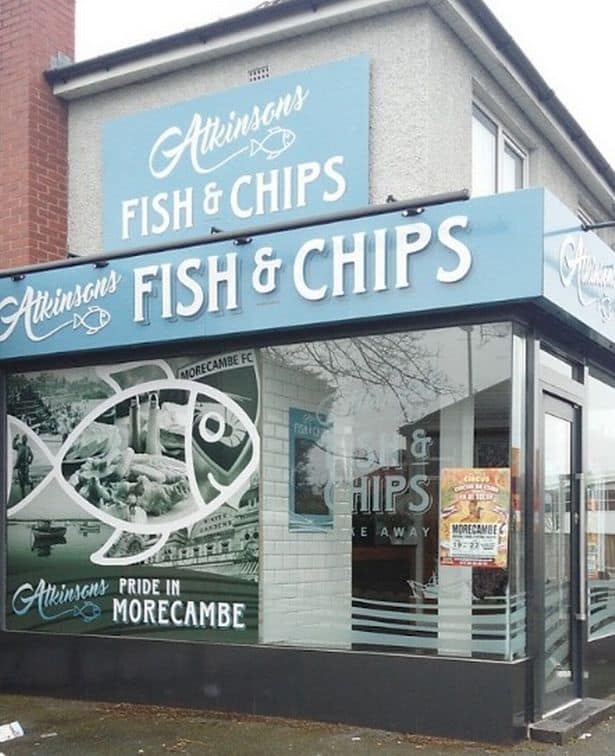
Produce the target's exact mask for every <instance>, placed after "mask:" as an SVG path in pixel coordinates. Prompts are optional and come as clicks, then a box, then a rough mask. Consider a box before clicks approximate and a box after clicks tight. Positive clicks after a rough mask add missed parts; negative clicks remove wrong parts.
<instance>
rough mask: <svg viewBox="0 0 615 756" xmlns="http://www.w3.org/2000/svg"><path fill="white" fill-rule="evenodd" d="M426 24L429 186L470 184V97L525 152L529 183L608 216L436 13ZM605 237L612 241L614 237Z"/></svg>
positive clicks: (434, 188)
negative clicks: (481, 106) (486, 110)
mask: <svg viewBox="0 0 615 756" xmlns="http://www.w3.org/2000/svg"><path fill="white" fill-rule="evenodd" d="M428 29H429V42H428V47H429V53H428V61H429V74H428V81H429V87H430V91H429V98H428V116H427V126H428V130H427V164H428V182H429V190H430V191H433V192H440V191H448V190H450V189H456V188H461V187H469V188H471V186H470V184H471V139H472V132H471V124H472V102H473V101H477V102H480V103H482V104H483V105H484V106H486V107H487V108H488V109H489V110H490V112H491V113H492V114H493V115H494V116H495V117H496V118H498V119H499V121H500V122H501V123H502V124H503V126H504V127H505V128H506V129H507V131H508V132H509V133H510V135H511V136H513V137H514V138H515V139H516V140H517V141H518V142H519V144H520V145H521V146H523V147H525V149H526V150H527V151H528V153H529V177H528V178H529V185H530V186H545V187H546V188H547V189H549V190H550V191H551V192H553V194H555V195H556V196H558V197H559V198H560V199H561V200H562V202H564V203H565V204H566V205H567V206H568V207H569V208H570V209H571V210H573V211H575V212H576V210H577V209H578V207H579V205H581V206H582V207H583V208H584V209H585V210H586V211H587V212H589V213H590V214H591V216H592V217H593V218H595V219H602V218H605V217H611V216H610V208H605V207H604V206H601V205H600V203H599V202H598V200H597V199H596V198H595V197H594V196H592V194H591V193H590V192H589V191H588V189H587V188H586V187H585V186H584V185H583V184H582V183H581V182H580V181H579V179H578V177H577V176H575V174H574V173H573V172H572V170H571V169H570V168H569V167H568V165H567V163H566V162H565V160H563V159H562V158H561V157H560V156H559V154H558V153H557V152H556V151H555V149H554V148H553V146H552V145H551V144H550V143H549V142H548V141H547V140H546V139H545V138H544V136H543V135H542V134H541V133H540V132H539V131H538V130H537V129H536V128H535V127H534V125H533V124H532V123H531V122H530V121H529V120H528V118H527V116H526V114H525V113H524V112H523V111H522V110H521V109H520V108H519V107H518V106H517V105H516V103H515V102H514V101H513V100H512V98H511V97H510V96H509V95H508V94H507V93H506V92H504V90H503V89H502V87H500V85H499V84H498V83H497V82H496V81H495V80H494V79H493V77H492V76H491V74H490V72H489V71H488V70H487V69H485V67H484V66H482V65H481V63H480V62H479V61H478V60H477V58H476V57H475V56H474V55H473V54H472V51H471V50H470V49H469V48H468V47H466V46H465V45H464V44H462V43H461V42H460V40H459V38H458V37H457V36H456V35H455V34H454V33H453V31H452V30H451V29H450V28H449V27H448V26H447V25H446V24H445V23H444V22H443V21H442V20H440V18H439V17H437V16H436V15H435V14H434V15H433V16H432V19H431V23H430V24H429V25H428ZM605 236H606V235H605ZM605 240H606V241H615V236H611V238H610V239H609V238H605Z"/></svg>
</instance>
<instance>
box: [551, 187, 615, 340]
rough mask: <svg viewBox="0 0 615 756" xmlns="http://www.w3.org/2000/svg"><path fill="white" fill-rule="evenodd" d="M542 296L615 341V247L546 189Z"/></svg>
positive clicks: (596, 331) (606, 338) (604, 336)
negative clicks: (589, 229) (586, 228)
mask: <svg viewBox="0 0 615 756" xmlns="http://www.w3.org/2000/svg"><path fill="white" fill-rule="evenodd" d="M544 216H545V220H544V224H545V232H544V233H545V238H544V292H543V293H544V297H545V299H546V300H548V301H549V302H550V303H551V304H553V305H555V306H556V307H557V308H558V309H559V310H560V311H562V312H565V313H567V314H568V315H570V316H572V318H574V319H575V320H577V321H579V322H580V323H581V324H583V325H584V326H586V327H587V328H589V329H591V331H593V332H594V333H596V334H599V335H600V336H601V337H602V338H603V339H605V340H606V341H607V343H608V344H609V345H613V342H615V252H614V251H613V250H612V249H611V247H609V246H608V244H605V243H604V242H603V241H602V240H601V239H600V238H599V237H598V236H596V234H594V233H591V232H587V231H582V230H581V228H580V222H579V219H578V218H577V217H576V216H575V215H574V213H572V212H571V211H570V210H569V209H568V208H567V207H565V206H564V205H563V204H562V203H561V202H560V201H559V200H558V199H556V198H555V197H553V196H552V195H550V194H548V193H545V213H544Z"/></svg>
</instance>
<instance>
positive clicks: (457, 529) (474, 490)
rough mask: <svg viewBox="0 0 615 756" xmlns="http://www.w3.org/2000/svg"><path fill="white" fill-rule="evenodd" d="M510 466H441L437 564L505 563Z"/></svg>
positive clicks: (486, 565) (483, 565)
mask: <svg viewBox="0 0 615 756" xmlns="http://www.w3.org/2000/svg"><path fill="white" fill-rule="evenodd" d="M509 511H510V469H509V468H507V467H505V468H498V467H475V468H445V469H443V470H442V472H441V477H440V564H441V565H451V566H460V567H492V568H495V567H500V568H505V567H506V566H507V564H508V525H509Z"/></svg>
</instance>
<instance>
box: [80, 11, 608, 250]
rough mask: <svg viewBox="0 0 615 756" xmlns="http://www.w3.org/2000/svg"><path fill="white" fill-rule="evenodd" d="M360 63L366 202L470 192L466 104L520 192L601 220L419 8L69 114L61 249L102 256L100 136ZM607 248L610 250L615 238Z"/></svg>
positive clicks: (212, 66)
mask: <svg viewBox="0 0 615 756" xmlns="http://www.w3.org/2000/svg"><path fill="white" fill-rule="evenodd" d="M362 53H363V54H367V55H368V56H369V58H370V60H371V90H370V202H373V203H381V202H383V201H384V200H385V199H386V197H387V196H388V195H389V194H393V195H394V196H395V197H396V198H397V199H406V198H411V197H413V196H420V195H423V194H429V193H432V192H433V193H435V192H440V191H449V190H455V189H461V188H466V187H467V188H470V183H471V107H472V100H473V98H474V97H478V99H480V100H482V101H483V103H484V104H485V105H487V106H488V107H490V108H491V110H492V111H493V112H494V114H495V115H496V116H497V117H499V118H500V119H501V120H502V121H503V123H504V125H505V126H507V127H508V130H509V131H510V132H511V134H512V135H513V136H515V137H517V138H518V140H519V141H520V142H521V144H523V145H524V146H525V147H526V148H527V149H528V150H529V151H530V176H529V179H530V185H533V186H537V185H541V186H546V187H547V188H549V189H550V190H551V191H552V192H553V193H554V194H556V195H557V196H558V197H560V199H562V200H563V201H564V202H565V204H567V205H568V206H569V207H570V208H571V209H572V210H576V209H577V207H578V206H579V204H581V205H583V206H584V207H585V209H586V210H587V211H589V212H590V213H591V214H592V216H593V217H594V218H597V219H601V218H605V217H610V215H609V212H610V208H605V207H601V206H600V204H599V203H598V201H597V200H596V199H595V198H594V197H592V196H591V195H590V194H589V192H588V191H587V189H586V188H585V187H584V186H583V185H582V184H581V183H580V181H579V180H578V178H576V177H575V175H574V174H573V173H572V171H571V170H570V169H569V168H568V167H567V165H566V163H565V161H564V160H563V159H561V158H560V157H559V155H558V154H557V153H556V151H555V150H554V149H553V147H552V146H551V144H550V143H549V142H548V141H547V140H546V139H545V138H544V137H543V136H542V135H541V134H540V133H539V132H538V130H537V129H536V128H535V127H534V126H533V125H532V123H530V122H529V120H528V119H527V117H526V115H525V114H524V113H523V112H522V110H521V109H520V108H519V107H517V106H516V105H515V103H514V102H513V101H512V99H511V98H510V97H509V96H508V95H507V94H506V93H505V92H504V91H503V90H502V89H501V87H500V86H499V85H498V84H497V83H496V82H495V81H494V79H493V78H492V77H491V75H490V73H489V72H488V71H487V70H486V69H485V68H484V67H483V66H482V65H481V64H480V63H479V62H478V60H477V59H476V58H475V57H474V55H473V54H472V52H471V51H470V50H469V49H468V48H467V47H466V46H465V45H464V44H463V43H462V42H461V41H460V40H459V38H458V37H457V36H456V35H455V34H454V33H453V32H452V31H451V30H450V28H449V27H448V26H447V25H446V24H445V23H444V22H443V21H442V20H441V19H440V18H439V17H438V16H437V15H436V14H435V13H434V12H432V11H431V10H430V9H429V8H427V7H426V6H422V7H418V8H412V9H406V10H403V11H399V12H397V13H389V14H387V15H383V16H378V17H372V18H369V19H367V20H365V19H363V20H361V21H357V22H353V23H348V24H344V25H340V26H336V27H332V28H330V29H327V30H326V31H324V32H323V31H320V32H317V33H313V34H306V35H303V36H300V37H296V38H293V39H288V40H284V41H280V42H278V43H276V44H270V45H265V46H262V47H259V48H254V49H252V50H249V51H246V52H243V53H241V54H236V55H233V56H229V57H227V58H224V59H221V60H215V61H213V62H210V63H208V64H204V65H199V66H194V67H192V68H189V69H185V70H183V71H179V72H176V73H173V74H169V75H167V76H162V77H159V78H157V79H153V80H149V81H146V82H143V83H140V84H136V85H131V86H126V87H123V88H120V89H116V90H113V91H110V92H104V93H101V94H98V95H92V96H89V97H85V98H83V99H81V100H77V101H74V102H71V104H70V113H69V118H70V121H69V124H70V126H69V166H70V167H69V249H70V250H71V252H75V253H79V254H87V253H96V252H100V251H102V142H101V135H102V124H103V123H104V122H105V121H108V120H112V119H115V118H119V117H122V116H125V115H129V114H132V113H136V112H139V111H141V110H146V109H150V108H156V107H162V106H165V105H168V104H172V103H174V102H179V101H182V100H187V99H192V98H195V97H198V96H201V95H204V94H208V93H213V92H218V91H222V90H226V89H230V88H232V87H237V86H242V85H245V84H246V83H247V80H248V78H247V72H248V70H249V69H250V68H254V67H257V66H261V65H265V64H268V65H269V67H270V70H271V76H278V75H282V74H285V73H289V72H292V71H297V70H301V69H304V68H308V67H310V66H312V65H316V64H319V63H324V62H328V61H333V60H339V59H343V58H347V57H350V56H352V55H358V54H362ZM605 240H606V241H613V240H615V235H611V236H607V237H606V239H605Z"/></svg>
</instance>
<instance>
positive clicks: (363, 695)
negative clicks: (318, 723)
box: [0, 189, 615, 741]
mask: <svg viewBox="0 0 615 756" xmlns="http://www.w3.org/2000/svg"><path fill="white" fill-rule="evenodd" d="M188 244H189V246H188ZM612 254H613V253H612V251H611V250H610V249H609V248H608V247H607V246H606V245H605V244H603V243H602V242H601V241H600V240H599V239H598V238H597V237H596V236H595V235H593V234H591V233H586V232H583V231H582V230H581V229H580V226H579V222H578V220H576V219H575V217H574V215H573V214H572V213H570V212H569V211H568V210H566V209H565V208H564V207H563V205H561V204H560V203H559V201H557V200H556V199H555V198H553V197H552V196H551V195H549V194H548V193H547V192H546V191H544V190H541V189H534V190H527V191H523V192H516V193H511V194H505V195H498V196H493V197H487V198H481V199H473V200H467V201H458V202H452V203H450V202H445V203H441V204H440V203H438V202H437V201H436V202H435V203H434V204H432V203H431V202H430V201H429V200H424V201H421V202H419V203H418V204H417V203H413V202H408V203H406V204H405V205H403V206H402V205H401V204H399V205H398V204H395V205H392V206H391V207H390V208H382V207H380V208H371V209H370V208H367V209H366V210H365V212H364V213H357V212H356V211H354V212H353V213H352V214H347V215H346V216H345V215H344V213H343V212H340V213H339V214H338V215H337V216H336V217H333V216H331V217H329V218H326V219H323V218H320V219H318V220H317V221H316V222H315V223H310V221H305V222H304V223H295V224H294V226H293V227H292V228H288V229H286V230H283V229H282V230H271V229H267V228H263V229H261V230H260V231H259V230H258V229H257V228H256V229H251V230H250V231H249V235H247V234H246V235H245V236H236V237H235V238H234V239H231V238H224V239H223V240H218V239H217V238H216V236H215V235H213V236H210V237H208V238H207V239H206V240H202V241H201V242H198V243H195V242H189V243H187V246H183V247H180V248H177V249H167V250H162V251H156V252H147V253H143V254H134V253H130V252H125V253H124V252H123V253H119V254H115V255H108V256H106V257H102V256H100V257H96V258H91V259H87V260H79V261H71V262H70V263H65V264H59V265H55V266H48V267H47V268H45V269H29V270H25V269H24V270H23V271H17V272H15V271H13V272H12V273H10V274H8V275H6V276H5V277H4V278H2V279H0V322H1V324H2V326H1V327H2V332H1V333H0V350H1V351H0V356H1V358H2V363H3V372H2V380H3V387H4V391H3V396H4V411H5V414H6V416H7V421H6V423H5V424H4V425H3V427H4V428H5V436H4V443H5V459H6V460H7V465H6V477H5V480H4V485H3V486H2V491H3V496H4V497H5V511H6V518H5V520H4V521H3V528H4V532H5V542H6V558H5V560H4V565H3V570H4V573H3V574H4V581H5V590H4V591H3V594H4V612H3V616H4V628H3V632H2V634H1V636H0V637H1V642H2V648H3V657H4V658H5V659H6V664H5V665H4V669H3V671H2V682H3V684H4V686H5V689H7V690H15V691H19V690H21V691H30V692H32V691H36V692H41V693H42V692H45V693H49V694H55V695H79V696H83V697H90V698H97V697H98V698H113V699H119V700H133V701H149V702H156V703H166V704H183V705H192V706H200V707H209V708H218V709H226V710H236V711H249V712H253V713H262V714H277V715H283V716H298V717H307V718H315V719H320V720H326V721H346V722H356V723H359V724H363V725H370V726H378V727H387V728H391V729H401V730H406V731H415V732H423V733H437V734H443V735H455V736H461V737H466V738H475V739H487V740H493V741H507V740H511V739H513V738H515V737H519V736H522V735H523V734H524V732H525V728H526V727H527V725H528V723H530V722H533V721H536V720H538V719H540V718H542V717H543V716H544V715H545V714H547V713H548V712H550V711H553V710H555V709H557V708H559V707H562V706H566V705H568V704H570V703H571V702H574V701H576V700H578V699H581V698H584V697H587V696H589V695H593V696H602V695H606V694H608V693H612V692H613V690H612V683H611V680H612V679H613V674H612V673H613V663H614V662H615V659H614V658H613V653H614V651H615V641H614V640H613V638H614V635H613V633H614V632H615V630H614V628H615V603H614V599H613V596H615V587H614V586H615V583H614V582H613V580H614V579H613V578H612V575H613V574H615V562H614V561H613V556H614V553H615V552H614V551H613V543H612V542H611V541H612V539H613V538H614V537H615V535H614V534H615V526H613V524H612V523H611V514H610V509H611V499H612V496H613V486H614V482H613V481H614V480H615V470H614V469H613V467H612V464H611V459H612V457H613V454H612V449H613V446H615V438H614V434H613V430H612V428H613V426H614V424H613V422H611V413H612V412H613V411H614V410H613V407H614V406H615V404H614V402H613V399H614V397H615V369H613V366H614V363H613V356H612V354H613V352H612V350H613V333H612V325H611V320H610V318H611V312H612V308H613V302H614V301H615V300H614V293H613V292H614V291H615V278H614V276H615V274H614V273H613V266H612V263H611V257H612Z"/></svg>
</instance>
